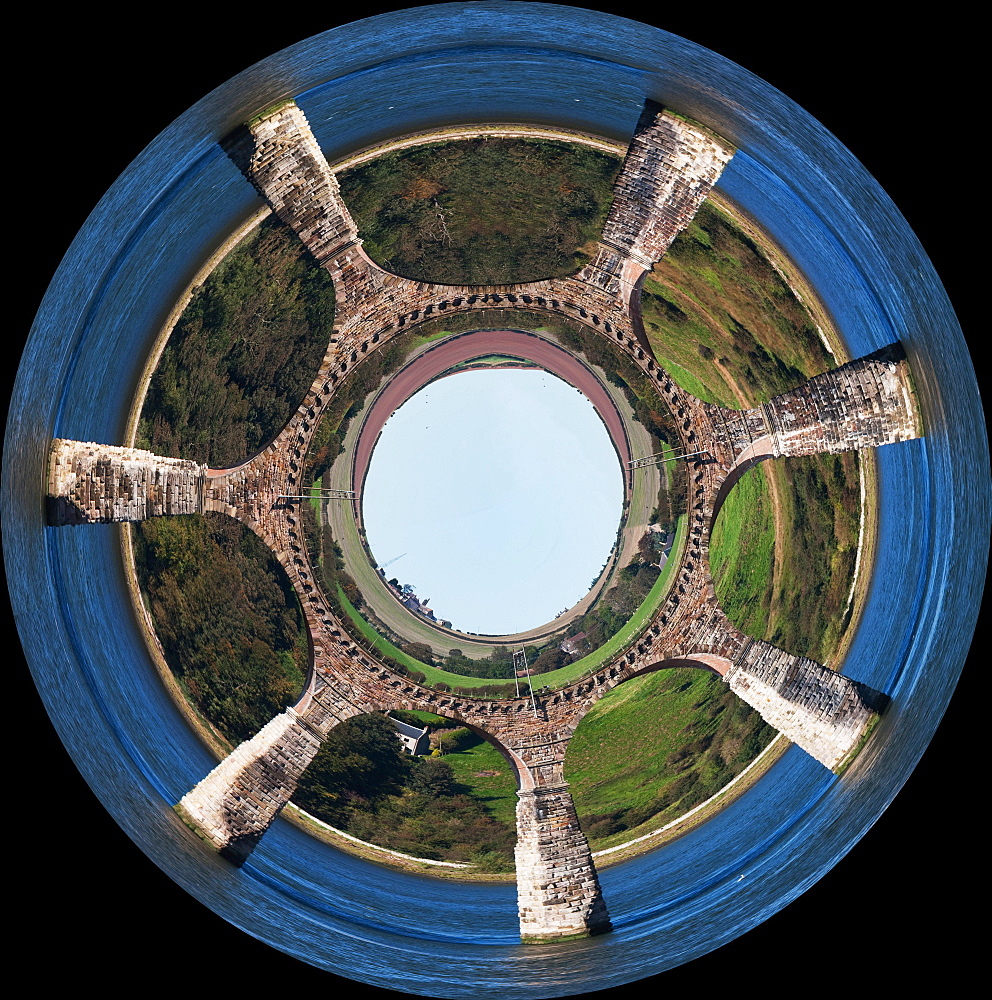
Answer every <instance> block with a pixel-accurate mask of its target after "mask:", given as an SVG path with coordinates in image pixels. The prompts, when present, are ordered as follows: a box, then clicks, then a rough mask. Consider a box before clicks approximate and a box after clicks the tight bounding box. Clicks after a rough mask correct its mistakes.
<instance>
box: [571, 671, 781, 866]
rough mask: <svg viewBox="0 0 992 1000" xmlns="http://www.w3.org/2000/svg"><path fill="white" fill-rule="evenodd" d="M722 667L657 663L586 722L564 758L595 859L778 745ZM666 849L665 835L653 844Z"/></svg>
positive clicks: (660, 824)
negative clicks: (725, 679)
mask: <svg viewBox="0 0 992 1000" xmlns="http://www.w3.org/2000/svg"><path fill="white" fill-rule="evenodd" d="M721 660H722V658H719V657H716V658H711V657H706V656H705V654H704V655H702V656H699V657H696V656H692V657H688V658H684V659H673V660H665V661H663V662H661V663H657V664H653V665H652V666H651V667H650V668H648V669H646V670H645V671H644V672H643V673H641V674H640V675H639V676H636V677H634V678H633V679H631V680H628V681H625V682H624V683H623V684H620V685H619V686H618V687H616V688H615V689H614V690H612V691H611V692H609V693H608V694H607V695H605V696H604V697H603V698H601V699H600V700H599V701H598V702H597V703H596V704H595V705H594V706H593V707H592V709H590V711H589V712H588V713H587V714H586V715H585V716H584V717H583V718H582V720H581V722H580V723H579V725H578V727H577V728H576V730H575V734H574V735H573V737H572V739H571V741H570V742H569V745H568V749H567V750H566V752H565V779H566V780H567V781H568V783H569V786H570V788H571V792H572V800H573V802H574V803H575V808H576V812H577V813H578V816H579V820H580V822H581V824H582V829H583V831H584V832H585V834H586V837H587V838H588V839H589V844H590V847H591V848H592V850H593V851H594V852H595V851H601V850H608V849H609V848H612V847H617V846H619V845H621V844H625V843H628V842H630V841H633V840H635V839H636V838H638V837H642V836H645V835H648V834H656V833H657V831H659V830H662V829H663V828H664V827H666V826H667V825H668V824H670V823H674V822H675V821H677V820H678V819H679V818H680V817H682V816H685V815H686V814H687V813H688V812H690V810H692V809H694V808H696V807H697V806H699V805H700V804H701V803H703V802H705V801H707V800H708V799H709V798H710V797H712V796H713V795H715V794H716V793H717V792H719V791H720V789H722V788H725V787H726V786H727V785H728V784H729V783H730V782H731V781H732V780H734V778H735V777H736V776H737V775H739V774H740V773H741V771H743V770H744V768H745V767H747V765H748V764H749V763H751V761H753V760H754V759H755V757H757V755H758V754H759V753H760V752H761V751H762V750H763V749H764V747H765V746H767V744H768V743H769V742H770V741H771V740H772V739H773V738H774V736H775V731H774V730H773V729H771V727H769V726H767V725H766V724H765V723H764V722H763V721H762V720H761V718H760V716H758V714H757V713H756V712H754V710H753V709H751V708H750V707H749V706H748V705H747V704H745V703H744V702H743V701H741V700H740V699H739V698H738V697H737V696H736V695H735V694H734V693H733V692H732V691H731V690H730V689H729V688H728V687H727V686H726V685H725V684H723V683H722V682H721V680H720V677H719V673H720V672H721V670H722V669H725V668H726V665H727V663H726V661H723V662H720V661H721ZM700 667H702V668H703V669H699V668H700ZM663 842H664V834H660V835H657V836H652V837H651V839H650V845H651V846H657V845H658V844H660V843H663Z"/></svg>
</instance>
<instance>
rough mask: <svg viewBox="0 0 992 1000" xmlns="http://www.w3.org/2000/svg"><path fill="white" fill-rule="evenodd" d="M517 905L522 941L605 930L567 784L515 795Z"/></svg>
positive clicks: (604, 915)
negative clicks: (516, 796)
mask: <svg viewBox="0 0 992 1000" xmlns="http://www.w3.org/2000/svg"><path fill="white" fill-rule="evenodd" d="M517 795H518V800H517V846H516V851H515V858H516V867H517V903H518V907H519V915H520V936H521V938H522V940H523V941H524V942H527V941H535V942H536V941H546V940H551V939H554V938H562V937H572V936H575V935H579V934H597V933H602V932H604V931H608V930H609V929H610V917H609V914H608V913H607V910H606V904H605V903H604V902H603V894H602V891H601V890H600V887H599V879H598V878H597V876H596V867H595V864H594V863H593V860H592V853H591V852H590V850H589V844H588V842H587V841H586V838H585V835H584V834H583V833H582V831H581V830H580V829H579V821H578V817H577V816H576V813H575V806H574V805H573V803H572V796H571V794H570V793H569V791H568V786H567V785H564V784H562V785H558V786H556V787H545V788H534V789H529V790H524V789H521V790H520V791H518V792H517Z"/></svg>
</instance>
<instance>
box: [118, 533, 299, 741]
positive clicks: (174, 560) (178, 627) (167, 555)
mask: <svg viewBox="0 0 992 1000" xmlns="http://www.w3.org/2000/svg"><path fill="white" fill-rule="evenodd" d="M131 530H132V532H133V534H132V538H133V551H134V562H135V568H136V570H137V575H138V583H139V586H140V588H141V596H142V600H143V602H144V604H145V607H146V609H147V611H148V614H149V615H150V617H151V620H152V623H153V625H154V629H155V634H156V636H157V638H158V641H159V643H160V644H161V648H162V650H163V652H164V654H165V663H166V665H167V666H168V669H169V670H170V672H171V674H172V677H173V679H174V681H175V683H176V685H177V686H178V689H179V692H180V693H181V695H182V697H183V698H184V699H185V700H186V701H187V702H188V703H189V704H190V705H191V706H192V707H193V709H194V712H195V715H196V716H197V717H198V718H199V719H200V720H202V724H203V725H205V726H206V727H207V729H208V730H209V734H208V735H210V736H211V738H212V739H216V738H217V737H218V736H219V738H220V740H221V741H222V742H223V743H226V744H228V746H229V747H234V746H237V745H238V744H239V743H241V742H242V741H243V740H245V739H248V738H249V737H251V736H254V734H255V733H256V732H258V730H259V729H261V728H262V726H264V725H265V724H266V723H267V722H268V721H269V720H270V719H271V718H272V717H273V716H275V715H277V714H278V713H279V712H281V711H283V710H284V709H285V708H286V707H288V706H290V705H293V704H295V703H296V702H297V701H298V699H299V697H300V693H301V692H302V691H303V689H304V687H305V685H306V682H307V680H308V673H309V670H310V637H309V632H308V630H307V626H306V621H305V619H304V616H303V613H302V610H301V609H300V605H299V599H298V597H297V595H296V593H295V591H294V590H293V587H292V584H291V583H290V580H289V577H288V576H287V574H286V571H285V570H284V569H283V568H282V566H281V565H280V564H279V561H278V560H277V559H276V557H275V555H274V554H273V553H272V552H271V550H269V549H268V548H267V547H266V546H265V544H264V543H263V542H262V541H261V539H259V538H258V537H257V536H256V535H255V534H253V533H252V532H251V531H250V530H249V529H248V528H247V527H245V525H243V524H241V523H240V522H238V521H235V520H234V519H233V518H230V517H227V516H225V515H223V514H214V513H208V514H205V515H201V514H190V515H184V516H181V517H167V518H151V519H149V520H147V521H141V522H138V523H136V524H134V525H132V526H131Z"/></svg>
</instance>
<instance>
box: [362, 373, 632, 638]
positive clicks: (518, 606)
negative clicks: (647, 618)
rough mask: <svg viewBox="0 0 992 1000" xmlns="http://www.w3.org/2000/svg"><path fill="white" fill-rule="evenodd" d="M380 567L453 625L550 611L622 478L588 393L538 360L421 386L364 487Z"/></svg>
mask: <svg viewBox="0 0 992 1000" xmlns="http://www.w3.org/2000/svg"><path fill="white" fill-rule="evenodd" d="M363 499H364V516H365V526H366V532H367V535H368V539H369V544H370V545H371V547H372V552H373V553H374V555H375V557H376V559H378V560H379V562H380V564H381V563H385V562H388V561H389V560H391V559H393V558H395V557H396V556H399V555H400V554H401V553H404V552H405V553H407V554H406V555H405V556H404V557H403V558H402V559H400V560H399V561H398V562H396V563H395V564H394V565H393V566H388V567H387V568H386V576H387V578H389V577H393V576H396V577H398V579H399V580H400V582H401V583H411V584H413V585H414V587H415V589H416V592H417V596H418V597H420V599H421V600H424V599H425V598H430V606H431V607H432V608H434V613H435V614H436V615H437V616H438V617H439V618H444V619H448V620H449V621H451V623H452V625H454V627H455V628H457V629H460V630H461V631H463V632H480V633H481V632H486V633H490V634H497V635H499V634H507V633H511V632H518V631H523V630H525V629H528V628H532V627H534V626H535V625H539V624H541V623H543V622H545V621H549V620H550V619H552V618H554V616H555V615H556V614H557V613H558V612H559V611H561V610H562V609H563V608H566V607H569V606H571V605H572V604H574V603H575V602H576V601H578V600H579V599H580V598H581V597H582V596H583V594H585V593H586V592H587V591H588V589H589V585H590V583H591V582H592V581H593V579H594V578H595V577H596V576H597V575H598V574H599V571H600V569H601V567H602V566H603V563H604V562H605V561H606V559H607V556H608V555H609V552H610V549H611V548H612V546H613V541H614V539H615V537H616V531H617V527H618V525H619V520H620V513H621V507H622V503H623V482H622V477H621V472H620V464H619V461H618V460H617V456H616V451H615V450H614V448H613V445H612V444H611V442H610V439H609V436H608V434H607V432H606V428H605V427H604V426H603V423H602V421H601V420H600V419H599V417H598V415H597V414H596V411H595V410H594V409H593V407H592V404H591V403H590V402H589V400H588V399H586V397H585V396H584V395H582V393H580V392H579V391H578V390H577V389H573V388H572V387H571V386H570V385H568V384H567V383H566V382H563V381H562V380H561V379H559V378H556V377H555V376H554V375H550V374H548V373H547V372H544V371H534V370H505V369H504V370H501V371H478V372H466V373H464V374H460V375H455V376H451V377H449V378H444V379H441V380H439V381H437V382H434V383H433V384H432V385H429V386H426V387H425V388H424V389H422V390H421V391H420V392H419V393H417V394H416V395H415V396H413V397H412V398H411V399H410V400H409V401H407V402H406V403H405V404H404V405H403V406H402V407H400V409H399V410H397V411H396V413H395V414H394V415H393V416H392V417H391V418H390V419H389V420H388V421H387V423H386V425H385V427H384V428H383V431H382V435H381V436H380V438H379V442H378V444H377V445H376V448H375V451H374V453H373V455H372V461H371V464H370V467H369V472H368V476H367V479H366V483H365V491H364V498H363Z"/></svg>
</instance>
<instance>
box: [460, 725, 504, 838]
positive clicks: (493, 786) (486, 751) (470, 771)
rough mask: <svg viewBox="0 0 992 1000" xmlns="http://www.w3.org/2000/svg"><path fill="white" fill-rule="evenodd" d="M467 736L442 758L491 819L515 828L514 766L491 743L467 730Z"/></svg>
mask: <svg viewBox="0 0 992 1000" xmlns="http://www.w3.org/2000/svg"><path fill="white" fill-rule="evenodd" d="M466 737H467V738H465V737H463V739H462V741H461V745H460V746H459V748H458V750H457V751H456V752H454V753H446V754H444V757H443V759H444V760H445V761H447V762H448V763H449V764H450V765H451V769H452V771H454V772H455V781H456V782H458V784H459V785H461V786H463V787H464V788H466V789H469V790H470V792H471V795H472V798H474V799H476V800H477V801H479V802H481V803H482V804H483V805H484V806H485V807H486V809H487V811H488V812H489V814H490V816H492V818H493V819H495V820H499V821H500V822H501V823H506V824H507V825H508V826H510V827H514V828H515V826H516V808H517V779H516V777H515V775H514V773H513V768H512V767H510V765H509V764H508V763H507V762H506V758H505V757H504V756H503V755H502V754H501V753H500V752H499V751H498V750H497V749H496V748H495V747H494V746H493V745H492V744H491V743H488V742H486V740H484V739H481V738H480V737H477V736H474V735H469V734H468V733H466ZM493 772H495V773H493Z"/></svg>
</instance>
